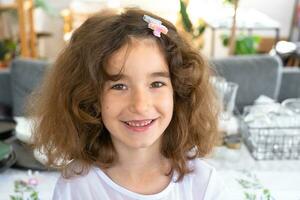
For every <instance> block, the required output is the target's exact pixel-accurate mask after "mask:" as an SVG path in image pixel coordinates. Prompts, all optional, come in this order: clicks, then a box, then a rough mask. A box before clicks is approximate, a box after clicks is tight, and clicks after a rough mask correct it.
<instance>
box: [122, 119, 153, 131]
mask: <svg viewBox="0 0 300 200" xmlns="http://www.w3.org/2000/svg"><path fill="white" fill-rule="evenodd" d="M155 121H156V119H147V120H132V121H123V123H124V124H125V126H126V127H127V128H128V129H130V130H131V131H134V132H144V131H146V130H148V129H149V128H150V127H151V126H152V125H153V124H154V122H155Z"/></svg>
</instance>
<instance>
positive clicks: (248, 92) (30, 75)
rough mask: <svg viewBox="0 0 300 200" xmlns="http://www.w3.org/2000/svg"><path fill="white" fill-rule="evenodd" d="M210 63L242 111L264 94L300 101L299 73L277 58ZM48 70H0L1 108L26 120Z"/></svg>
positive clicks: (38, 65)
mask: <svg viewBox="0 0 300 200" xmlns="http://www.w3.org/2000/svg"><path fill="white" fill-rule="evenodd" d="M211 63H212V66H213V67H214V69H215V70H216V71H217V73H218V74H219V75H221V76H224V77H225V78H226V79H227V80H228V81H233V82H236V83H238V84H239V90H238V93H237V99H236V105H237V107H238V109H239V110H242V108H243V107H244V106H246V105H250V104H252V103H253V101H254V100H255V99H256V98H257V97H258V96H259V95H261V94H264V95H267V96H269V97H271V98H274V99H276V100H278V101H282V100H284V99H286V98H295V97H300V87H299V86H300V69H299V68H289V67H283V66H282V63H281V62H280V60H279V59H278V58H277V57H271V56H269V55H262V56H261V55H260V56H258V55H255V56H235V57H229V58H224V59H215V60H211ZM47 67H50V63H48V62H46V61H37V60H29V59H22V58H19V59H15V60H14V61H13V62H12V64H11V67H10V69H8V70H4V71H3V70H0V104H5V105H7V106H9V107H11V108H12V112H13V115H14V116H23V115H24V102H25V101H26V97H27V96H28V94H30V93H31V92H32V90H33V89H34V88H35V87H36V86H37V85H38V84H39V82H40V81H41V78H42V77H43V74H44V72H45V70H46V69H47Z"/></svg>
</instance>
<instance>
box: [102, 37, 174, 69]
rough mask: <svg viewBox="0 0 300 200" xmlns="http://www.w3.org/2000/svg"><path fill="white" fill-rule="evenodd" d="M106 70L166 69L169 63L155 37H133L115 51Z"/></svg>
mask: <svg viewBox="0 0 300 200" xmlns="http://www.w3.org/2000/svg"><path fill="white" fill-rule="evenodd" d="M106 71H107V73H109V74H118V73H120V72H121V71H122V73H126V72H129V73H130V72H134V71H135V72H137V73H138V72H139V71H141V72H147V71H165V72H168V71H169V69H168V64H167V61H166V59H165V56H164V54H163V52H162V50H161V48H160V47H159V45H158V44H157V42H156V41H155V40H154V39H151V38H144V39H136V38H132V39H131V40H130V42H129V43H128V44H125V45H124V46H122V47H121V48H120V49H119V50H117V51H116V52H114V53H113V54H112V55H111V56H110V58H109V59H108V63H107V66H106Z"/></svg>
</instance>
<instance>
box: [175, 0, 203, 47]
mask: <svg viewBox="0 0 300 200" xmlns="http://www.w3.org/2000/svg"><path fill="white" fill-rule="evenodd" d="M179 3H180V12H179V14H180V19H179V20H180V21H179V22H178V23H177V25H178V26H179V29H181V30H182V31H183V32H184V33H185V36H186V37H187V38H188V39H190V40H191V41H192V42H193V43H194V44H195V45H196V47H197V48H202V47H203V45H204V40H203V37H202V36H203V33H204V31H205V29H206V24H205V22H204V21H203V20H201V19H199V20H198V21H197V23H196V24H193V23H192V21H191V19H190V16H189V14H188V11H187V7H188V3H189V1H188V0H179Z"/></svg>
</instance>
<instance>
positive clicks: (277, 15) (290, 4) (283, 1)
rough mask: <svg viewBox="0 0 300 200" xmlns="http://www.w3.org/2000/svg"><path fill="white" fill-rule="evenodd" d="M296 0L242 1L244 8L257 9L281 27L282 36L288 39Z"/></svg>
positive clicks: (241, 4)
mask: <svg viewBox="0 0 300 200" xmlns="http://www.w3.org/2000/svg"><path fill="white" fill-rule="evenodd" d="M294 2H295V0H240V6H241V7H243V8H254V9H257V10H259V11H261V12H263V13H265V14H267V15H268V16H270V17H271V18H273V19H274V20H276V21H278V22H279V23H280V25H281V30H280V31H281V36H283V37H288V35H289V31H290V25H291V20H292V15H293V11H294Z"/></svg>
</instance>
